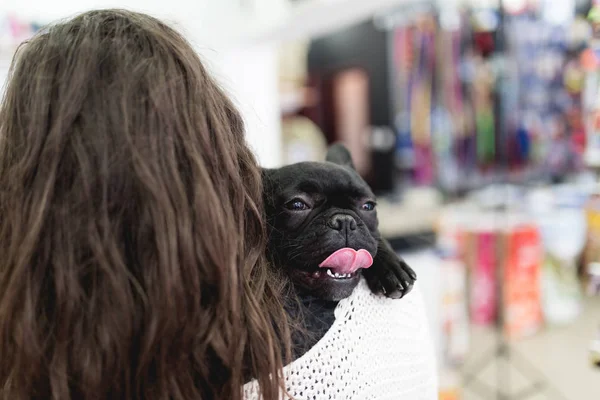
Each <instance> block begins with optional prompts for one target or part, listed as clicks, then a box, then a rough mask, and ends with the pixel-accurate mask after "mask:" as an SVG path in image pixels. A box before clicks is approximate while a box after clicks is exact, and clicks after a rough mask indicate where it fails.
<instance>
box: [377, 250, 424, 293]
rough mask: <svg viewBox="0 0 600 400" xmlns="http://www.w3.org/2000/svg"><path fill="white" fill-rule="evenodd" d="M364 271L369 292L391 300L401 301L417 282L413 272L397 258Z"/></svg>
mask: <svg viewBox="0 0 600 400" xmlns="http://www.w3.org/2000/svg"><path fill="white" fill-rule="evenodd" d="M366 271H368V273H366V274H365V278H366V280H367V283H368V284H369V287H370V288H371V290H372V291H373V292H374V293H381V294H383V295H385V296H386V297H389V298H392V299H401V298H402V297H404V296H406V295H407V294H408V293H410V291H411V290H412V288H413V286H414V284H415V281H416V280H417V274H416V273H415V271H413V269H412V268H411V267H409V266H408V264H406V263H405V262H404V260H402V259H400V258H398V257H396V258H395V260H393V261H392V260H388V262H387V263H385V264H379V265H373V266H372V267H371V268H369V269H368V270H366ZM366 271H365V272H366Z"/></svg>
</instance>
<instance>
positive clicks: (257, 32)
mask: <svg viewBox="0 0 600 400" xmlns="http://www.w3.org/2000/svg"><path fill="white" fill-rule="evenodd" d="M100 7H102V8H105V7H120V8H128V9H133V10H139V11H144V12H147V13H150V14H152V15H155V16H157V17H160V18H162V19H164V20H166V21H167V22H169V23H170V24H172V25H174V26H175V27H176V28H178V29H179V30H180V31H182V32H183V33H184V34H185V35H186V36H187V37H188V39H189V40H190V41H191V42H192V43H193V45H194V46H195V48H196V49H197V51H198V53H200V54H201V56H202V57H203V59H204V60H205V61H206V63H207V64H208V66H209V68H210V69H211V70H212V72H213V74H214V75H215V76H216V77H217V78H218V79H219V81H220V82H221V84H222V85H223V87H224V88H225V89H226V90H227V91H228V92H229V94H230V95H231V96H232V98H233V99H234V100H235V102H236V103H237V105H238V107H239V108H240V110H241V111H242V113H243V115H244V118H245V120H246V124H247V134H248V140H249V142H250V144H251V146H252V147H253V149H254V150H255V152H256V154H257V155H258V157H259V160H260V162H261V164H262V165H264V166H267V167H274V166H280V165H283V164H289V163H293V162H297V161H306V160H322V159H323V157H324V152H325V150H326V146H327V145H328V144H329V143H332V142H334V141H342V142H344V143H345V144H346V145H347V146H348V148H349V149H350V150H351V152H352V155H353V158H354V160H355V163H356V165H357V168H358V170H359V172H360V173H361V174H362V176H363V177H364V178H365V179H366V180H367V181H368V182H369V184H370V185H371V186H372V188H373V189H374V190H375V191H376V193H377V194H378V195H379V206H378V208H379V219H380V224H381V231H382V234H383V235H384V236H386V237H387V238H388V239H390V241H391V242H392V243H393V245H394V246H395V248H396V249H397V251H398V253H399V254H401V255H402V256H403V257H405V258H406V259H407V260H408V262H409V264H411V265H412V266H413V268H414V269H415V270H416V271H417V272H418V274H419V284H420V286H421V289H422V291H423V294H424V296H425V299H426V302H427V311H428V313H429V320H430V323H431V331H432V333H433V336H434V339H435V344H436V349H437V352H438V364H439V365H438V366H439V376H440V399H444V400H450V399H452V400H454V399H477V398H479V399H568V400H597V399H599V398H600V185H599V174H598V173H599V172H600V6H598V7H595V4H594V2H593V1H589V0H581V1H580V0H504V1H500V0H485V1H484V0H439V1H431V0H196V1H190V0H170V1H168V2H167V1H161V0H120V1H119V0H114V1H110V0H54V1H53V2H48V1H44V0H18V1H17V0H0V83H4V82H5V80H6V78H7V74H8V67H9V64H10V60H11V57H12V55H13V53H14V51H15V49H16V47H17V46H18V44H19V43H20V42H22V41H23V40H26V39H27V38H28V37H29V36H31V35H32V34H34V33H35V31H36V30H38V29H40V28H41V27H43V26H44V24H47V23H49V22H52V21H55V20H57V19H60V18H65V17H69V16H72V15H73V14H75V13H77V12H80V11H84V10H88V9H92V8H100Z"/></svg>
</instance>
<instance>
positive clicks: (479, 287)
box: [467, 227, 498, 325]
mask: <svg viewBox="0 0 600 400" xmlns="http://www.w3.org/2000/svg"><path fill="white" fill-rule="evenodd" d="M496 239H497V234H496V232H495V231H494V230H493V229H488V228H486V227H481V228H477V229H475V230H474V231H472V232H470V233H469V235H468V239H467V260H468V261H467V262H468V264H469V265H470V282H469V283H470V285H469V286H470V288H469V294H470V311H471V321H472V322H473V323H474V324H477V325H492V324H493V323H494V321H495V320H496V315H497V313H496V311H497V306H498V305H497V296H496V285H497V280H496V265H497V258H496V257H497V253H496V248H495V247H496V245H497V243H496Z"/></svg>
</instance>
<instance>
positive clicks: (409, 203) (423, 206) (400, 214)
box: [377, 188, 442, 239]
mask: <svg viewBox="0 0 600 400" xmlns="http://www.w3.org/2000/svg"><path fill="white" fill-rule="evenodd" d="M441 211H442V198H441V195H440V194H439V192H438V191H437V190H435V189H430V188H419V189H410V190H408V191H406V192H405V193H403V198H402V201H401V202H393V201H390V200H387V199H385V198H383V199H379V201H378V203H377V215H378V217H379V231H380V232H381V234H382V235H383V236H384V237H386V238H388V239H393V238H398V237H403V236H412V235H419V234H426V233H430V232H432V231H433V230H434V227H435V224H436V223H437V220H438V217H439V215H440V212H441Z"/></svg>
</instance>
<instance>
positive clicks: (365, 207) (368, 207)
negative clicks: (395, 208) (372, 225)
mask: <svg viewBox="0 0 600 400" xmlns="http://www.w3.org/2000/svg"><path fill="white" fill-rule="evenodd" d="M362 209H363V210H365V211H373V210H374V209H375V203H374V202H372V201H367V202H366V203H365V204H363V205H362Z"/></svg>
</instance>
